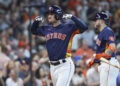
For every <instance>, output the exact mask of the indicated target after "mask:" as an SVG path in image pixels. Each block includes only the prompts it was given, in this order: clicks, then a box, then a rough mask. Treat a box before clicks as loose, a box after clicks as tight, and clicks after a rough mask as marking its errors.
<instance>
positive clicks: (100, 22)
mask: <svg viewBox="0 0 120 86" xmlns="http://www.w3.org/2000/svg"><path fill="white" fill-rule="evenodd" d="M93 21H94V28H95V29H97V30H99V34H98V38H97V40H96V45H97V50H96V54H94V57H95V59H92V60H91V61H90V62H89V63H88V67H89V68H90V67H91V66H92V65H93V64H94V63H95V62H98V61H100V59H101V58H105V59H107V60H108V61H109V62H110V63H112V64H114V65H117V66H119V63H118V61H117V59H116V55H115V38H114V33H113V31H112V29H111V28H110V27H108V25H107V24H108V22H109V15H108V13H107V12H105V11H102V12H100V13H96V15H95V16H94V18H93ZM98 70H99V73H100V86H116V78H117V75H118V73H119V69H117V68H115V67H113V66H112V65H110V64H107V63H104V62H100V66H99V67H98Z"/></svg>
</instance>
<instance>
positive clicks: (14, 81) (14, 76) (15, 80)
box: [6, 69, 23, 86]
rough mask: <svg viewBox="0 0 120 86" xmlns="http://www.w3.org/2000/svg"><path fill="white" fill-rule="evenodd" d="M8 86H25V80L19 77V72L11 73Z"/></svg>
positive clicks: (13, 71) (7, 82) (12, 71)
mask: <svg viewBox="0 0 120 86" xmlns="http://www.w3.org/2000/svg"><path fill="white" fill-rule="evenodd" d="M6 86H23V80H22V79H21V78H19V77H18V72H17V71H16V70H15V69H12V70H11V71H10V77H8V78H7V80H6Z"/></svg>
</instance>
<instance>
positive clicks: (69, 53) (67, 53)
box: [66, 30, 80, 58]
mask: <svg viewBox="0 0 120 86" xmlns="http://www.w3.org/2000/svg"><path fill="white" fill-rule="evenodd" d="M79 33H80V31H79V30H76V31H74V32H73V33H72V35H71V37H70V40H69V43H68V47H67V52H66V58H67V57H71V56H72V53H71V46H72V39H73V37H74V35H75V34H79Z"/></svg>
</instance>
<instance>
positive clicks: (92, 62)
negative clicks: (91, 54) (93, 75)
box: [88, 59, 95, 68]
mask: <svg viewBox="0 0 120 86" xmlns="http://www.w3.org/2000/svg"><path fill="white" fill-rule="evenodd" d="M94 63H95V62H94V59H92V60H91V61H90V62H89V63H88V68H91V66H92V65H93V64H94Z"/></svg>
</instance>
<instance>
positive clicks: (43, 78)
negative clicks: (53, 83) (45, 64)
mask: <svg viewBox="0 0 120 86" xmlns="http://www.w3.org/2000/svg"><path fill="white" fill-rule="evenodd" d="M36 78H37V79H36V85H37V86H49V85H50V83H49V82H48V76H47V72H45V70H44V69H43V68H38V70H37V71H36ZM47 84H48V85H47Z"/></svg>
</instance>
